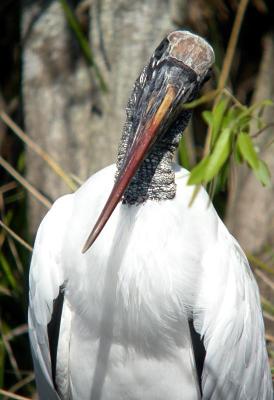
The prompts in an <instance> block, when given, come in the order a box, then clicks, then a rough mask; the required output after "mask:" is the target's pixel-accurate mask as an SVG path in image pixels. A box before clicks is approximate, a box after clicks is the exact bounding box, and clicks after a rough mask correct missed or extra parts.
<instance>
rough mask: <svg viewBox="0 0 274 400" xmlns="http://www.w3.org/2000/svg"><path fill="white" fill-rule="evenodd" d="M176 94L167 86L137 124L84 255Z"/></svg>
mask: <svg viewBox="0 0 274 400" xmlns="http://www.w3.org/2000/svg"><path fill="white" fill-rule="evenodd" d="M176 94H177V88H175V87H174V86H173V85H171V84H169V85H168V86H167V88H166V91H165V94H164V96H163V99H162V100H161V99H160V104H159V107H158V108H157V110H156V111H155V113H154V114H153V115H152V116H151V117H150V119H149V120H148V121H145V123H143V124H141V123H140V124H139V128H138V131H137V133H136V137H135V140H134V142H133V144H132V147H131V149H130V151H129V153H128V156H127V157H126V159H125V161H124V165H123V167H122V168H121V172H120V174H119V175H118V177H117V179H116V182H115V184H114V187H113V189H112V191H111V193H110V196H109V198H108V200H107V202H106V204H105V206H104V208H103V210H102V212H101V214H100V216H99V218H98V220H97V222H96V224H95V226H94V228H93V229H92V231H91V233H90V235H89V237H88V239H87V241H86V243H85V245H84V247H83V250H82V253H85V252H86V251H87V250H88V249H89V248H90V246H91V245H92V244H93V243H94V241H95V240H96V238H97V237H98V235H99V234H100V232H101V231H102V229H103V228H104V226H105V224H106V222H107V221H108V219H109V218H110V216H111V214H112V213H113V211H114V209H115V207H116V206H117V204H118V203H119V201H120V200H121V198H122V196H123V194H124V192H125V190H126V189H127V187H128V185H129V184H130V181H131V179H132V178H133V176H134V175H135V173H136V171H137V169H138V168H139V166H140V164H141V163H142V161H143V160H144V158H145V157H146V155H147V153H148V152H149V150H150V149H151V147H152V145H153V144H154V142H155V140H156V138H157V136H158V133H159V128H160V127H161V126H162V124H163V123H164V121H165V120H166V119H167V117H168V115H169V114H170V111H171V109H172V104H173V102H174V100H175V98H176ZM152 101H153V102H156V101H157V99H152ZM158 101H159V99H158ZM141 122H142V121H141Z"/></svg>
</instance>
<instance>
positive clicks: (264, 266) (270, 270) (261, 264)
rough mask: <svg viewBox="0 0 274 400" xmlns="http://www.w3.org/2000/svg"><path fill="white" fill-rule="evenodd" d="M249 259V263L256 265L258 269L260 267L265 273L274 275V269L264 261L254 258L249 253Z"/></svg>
mask: <svg viewBox="0 0 274 400" xmlns="http://www.w3.org/2000/svg"><path fill="white" fill-rule="evenodd" d="M247 258H248V261H249V262H250V263H251V264H254V265H256V267H259V268H260V269H263V270H264V271H266V272H268V273H269V274H272V275H274V269H273V268H271V267H270V266H269V265H267V264H266V263H264V262H263V261H262V260H260V259H259V258H258V257H255V256H253V255H252V254H249V253H247Z"/></svg>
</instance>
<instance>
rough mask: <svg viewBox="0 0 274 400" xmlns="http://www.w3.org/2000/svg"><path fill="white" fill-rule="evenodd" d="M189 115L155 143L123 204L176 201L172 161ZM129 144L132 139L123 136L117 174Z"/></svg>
mask: <svg viewBox="0 0 274 400" xmlns="http://www.w3.org/2000/svg"><path fill="white" fill-rule="evenodd" d="M190 114H191V113H190V112H189V111H183V112H182V114H181V115H180V117H179V118H178V119H177V120H176V121H175V123H174V124H173V126H171V127H170V129H169V131H168V132H167V133H166V134H165V135H164V136H163V137H162V138H161V139H160V140H159V141H158V142H156V143H155V145H154V146H153V149H152V150H151V152H150V153H149V154H148V155H147V157H146V158H145V160H144V161H143V162H142V164H141V166H140V167H139V169H138V171H137V172H136V174H135V176H134V177H133V179H132V180H131V183H130V184H129V186H128V188H127V190H126V191H125V193H124V196H123V203H124V204H130V205H133V204H141V203H144V202H145V201H147V200H156V201H160V200H170V199H173V198H174V197H175V195H176V184H175V173H174V171H173V169H172V160H173V157H174V153H175V151H176V149H177V147H178V144H179V140H180V138H181V136H182V132H183V130H184V129H185V127H186V125H187V123H188V121H189V118H190ZM126 130H127V129H126V128H125V131H126ZM128 140H129V135H127V134H124V135H123V136H122V139H121V143H120V146H119V153H118V160H117V170H118V172H117V173H119V171H120V168H121V166H122V164H123V159H124V156H125V153H126V149H127V145H128Z"/></svg>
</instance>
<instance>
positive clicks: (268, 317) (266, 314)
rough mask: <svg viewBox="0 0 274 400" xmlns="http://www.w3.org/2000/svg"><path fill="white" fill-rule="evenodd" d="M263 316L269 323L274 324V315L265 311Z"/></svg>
mask: <svg viewBox="0 0 274 400" xmlns="http://www.w3.org/2000/svg"><path fill="white" fill-rule="evenodd" d="M263 316H264V318H266V319H268V320H269V321H271V322H274V317H273V315H271V314H269V313H268V312H266V311H264V312H263Z"/></svg>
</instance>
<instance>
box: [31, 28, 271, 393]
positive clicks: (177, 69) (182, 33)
mask: <svg viewBox="0 0 274 400" xmlns="http://www.w3.org/2000/svg"><path fill="white" fill-rule="evenodd" d="M213 64H214V51H213V49H212V47H211V46H210V45H209V43H208V42H207V41H206V40H205V39H203V38H202V37H200V36H198V35H196V34H194V33H192V32H189V31H186V30H177V31H173V32H171V33H169V34H168V35H167V36H166V37H165V38H164V39H163V40H162V41H161V43H160V44H159V46H158V47H157V48H156V50H155V51H154V52H153V54H152V56H151V58H150V60H149V61H148V63H147V64H146V66H145V67H144V68H143V70H142V72H141V73H140V75H139V77H138V79H137V80H136V82H135V84H134V87H133V90H132V93H131V95H130V98H129V101H128V105H127V107H126V122H125V126H124V130H123V133H122V137H121V141H120V144H119V147H118V156H117V162H116V164H113V165H110V166H107V167H106V168H104V169H102V170H100V171H99V172H97V173H95V174H94V175H92V176H91V177H90V178H89V179H88V180H87V181H86V182H85V183H84V184H83V185H82V186H81V187H80V188H79V189H78V190H77V191H76V192H74V193H73V194H67V195H64V196H62V197H61V198H59V199H57V200H56V201H55V203H54V205H53V206H52V208H51V209H50V211H49V212H48V213H47V215H46V216H45V218H44V219H43V221H42V223H41V225H40V227H39V229H38V232H37V236H36V239H35V245H34V251H33V256H32V260H31V266H30V274H29V310H28V323H29V337H30V344H31V352H32V357H33V363H34V369H35V376H36V384H37V390H38V394H39V398H40V399H41V400H68V399H70V400H75V399H77V400H122V399H123V400H167V399H169V400H198V399H208V400H222V399H225V400H229V399H231V400H232V399H233V400H237V399H239V400H243V399H248V400H253V399H254V400H255V399H259V400H270V399H272V396H273V394H272V383H271V375H270V368H269V365H268V357H267V351H266V345H265V338H264V322H263V317H262V311H261V306H260V297H259V291H258V287H257V284H256V281H255V279H254V277H253V274H252V271H251V269H250V266H249V264H248V260H247V258H246V256H245V254H244V252H243V250H242V249H241V247H240V245H239V244H238V242H237V241H236V239H234V238H233V236H232V235H231V234H230V233H229V232H228V230H227V228H226V227H225V225H224V223H223V222H222V221H221V219H220V218H219V216H218V214H217V212H216V210H215V209H214V206H213V205H212V203H211V201H210V199H209V196H208V194H207V192H206V190H205V189H203V188H201V190H200V191H199V193H198V195H197V196H196V198H195V201H194V203H193V204H192V205H191V206H190V205H189V203H190V200H191V198H192V194H193V187H191V186H189V185H188V178H189V172H188V171H187V170H186V169H184V168H182V167H180V166H178V165H177V164H176V163H174V161H173V160H174V154H175V152H176V149H177V147H178V144H179V140H180V138H181V137H182V133H183V131H184V129H185V128H186V126H187V124H188V122H189V119H190V117H191V110H190V109H188V108H187V107H184V104H186V103H189V102H191V101H193V100H194V99H195V98H196V97H197V96H198V94H199V91H200V89H201V87H202V86H203V84H204V82H205V81H206V80H207V79H208V78H209V77H210V74H211V69H212V66H213ZM92 227H93V229H92V231H91V228H92ZM90 231H91V233H90Z"/></svg>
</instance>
